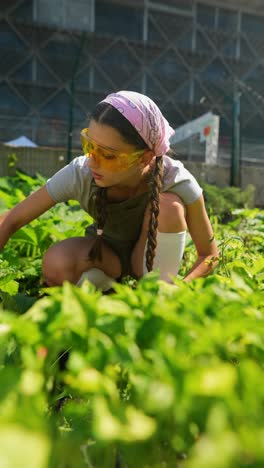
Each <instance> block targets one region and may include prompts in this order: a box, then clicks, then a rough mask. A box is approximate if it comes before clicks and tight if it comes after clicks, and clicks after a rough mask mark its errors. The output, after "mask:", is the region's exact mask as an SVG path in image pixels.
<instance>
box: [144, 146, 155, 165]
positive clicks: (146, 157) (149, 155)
mask: <svg viewBox="0 0 264 468" xmlns="http://www.w3.org/2000/svg"><path fill="white" fill-rule="evenodd" d="M153 158H154V153H153V151H151V150H146V151H145V152H144V154H143V155H142V156H141V164H142V165H143V166H144V167H146V166H148V165H149V164H150V161H151V160H152V159H153Z"/></svg>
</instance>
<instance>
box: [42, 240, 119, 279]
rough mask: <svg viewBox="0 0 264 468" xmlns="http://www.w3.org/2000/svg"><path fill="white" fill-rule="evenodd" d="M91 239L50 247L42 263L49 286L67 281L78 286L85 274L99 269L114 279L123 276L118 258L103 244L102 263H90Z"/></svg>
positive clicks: (63, 242)
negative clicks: (92, 269)
mask: <svg viewBox="0 0 264 468" xmlns="http://www.w3.org/2000/svg"><path fill="white" fill-rule="evenodd" d="M93 242H94V240H93V239H92V238H91V237H73V238H71V239H66V240H63V241H61V242H59V243H58V244H55V245H53V246H52V247H50V248H49V249H48V250H47V252H46V253H45V255H44V258H43V263H42V272H43V278H44V280H45V282H46V283H47V284H48V286H60V285H61V284H62V283H63V281H65V280H67V281H70V282H71V283H74V284H76V283H77V282H78V280H79V279H80V277H81V275H82V273H83V272H85V271H88V270H90V269H91V268H98V269H100V270H102V271H103V272H104V273H105V274H106V275H108V276H110V277H112V278H118V277H119V276H120V275H121V263H120V260H119V258H118V256H117V255H116V254H115V253H114V252H113V251H112V250H111V249H110V248H109V247H108V246H107V245H106V244H105V243H104V242H102V261H98V260H96V261H90V260H89V259H88V256H89V252H90V250H91V247H92V245H93Z"/></svg>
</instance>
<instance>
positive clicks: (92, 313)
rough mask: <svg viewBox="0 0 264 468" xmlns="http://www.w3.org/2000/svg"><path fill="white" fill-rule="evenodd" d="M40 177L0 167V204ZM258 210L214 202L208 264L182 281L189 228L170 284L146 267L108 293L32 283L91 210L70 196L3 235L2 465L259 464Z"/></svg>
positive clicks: (217, 467) (262, 245) (261, 245)
mask: <svg viewBox="0 0 264 468" xmlns="http://www.w3.org/2000/svg"><path fill="white" fill-rule="evenodd" d="M41 182H42V180H41V178H40V179H39V181H38V179H34V181H33V182H32V183H31V178H30V179H26V180H25V179H23V178H22V179H21V180H20V182H18V181H17V184H16V190H18V192H14V187H15V186H14V185H13V180H12V179H10V180H9V179H6V180H1V179H0V186H1V190H2V191H3V193H4V195H5V197H3V198H2V200H3V202H2V203H3V206H2V208H3V211H4V210H5V209H6V208H8V207H11V206H12V204H15V203H16V202H17V201H18V200H20V199H22V198H23V196H24V195H23V194H24V193H25V194H28V193H30V188H29V185H30V184H31V186H34V189H35V188H37V187H38V183H41ZM9 184H10V185H9ZM24 184H26V185H25V186H24ZM19 190H21V192H20V191H19ZM1 196H2V192H1ZM8 197H11V198H8ZM263 217H264V215H263V212H262V211H260V210H258V209H254V210H250V209H236V210H233V211H232V220H230V222H229V224H228V225H225V226H223V225H221V224H220V223H219V218H218V217H217V216H216V215H214V214H211V221H212V224H213V228H214V232H215V237H216V239H217V242H218V246H219V257H220V261H219V265H218V267H217V269H216V270H215V271H214V274H212V275H211V276H209V277H207V278H199V279H197V280H195V281H193V282H192V283H190V284H186V283H184V282H182V281H181V276H182V275H184V274H185V273H186V271H187V270H188V269H189V268H190V266H191V264H192V263H193V261H194V256H195V249H194V247H193V245H192V241H191V239H190V238H189V239H188V242H187V248H186V254H185V259H184V262H183V266H182V269H181V271H180V275H179V277H178V278H175V280H174V285H169V284H167V283H164V282H162V281H160V280H159V279H158V275H157V273H156V272H152V273H151V274H148V275H146V276H145V277H144V278H143V279H142V280H141V281H139V282H138V283H136V282H135V281H133V280H131V279H127V281H125V282H124V284H120V283H116V284H115V285H114V291H113V293H112V294H111V295H103V294H102V293H101V291H98V290H96V289H95V287H94V286H93V285H92V284H90V283H89V282H86V283H84V284H83V286H82V287H81V288H77V287H75V286H74V285H71V284H70V283H67V282H65V283H64V285H63V287H56V288H49V289H45V288H43V286H42V285H41V280H40V272H41V257H42V255H43V252H44V251H45V250H46V248H48V246H49V245H51V243H53V242H55V241H58V240H61V239H63V238H65V237H70V236H74V235H83V233H84V230H85V227H86V226H87V224H88V223H89V222H90V218H89V217H88V216H86V215H85V213H83V212H81V211H80V210H79V209H78V206H77V205H76V204H75V203H73V202H71V203H69V204H67V205H60V206H57V207H55V208H53V209H52V210H50V211H49V213H46V214H45V215H43V216H42V217H41V218H40V219H39V220H36V221H34V222H33V223H31V225H30V226H26V227H25V228H23V229H21V231H20V232H18V233H17V234H16V236H14V237H13V238H12V239H10V241H9V242H8V244H7V245H6V248H5V249H4V251H3V252H2V253H1V255H0V272H1V273H0V298H1V310H0V377H1V388H0V436H1V441H2V443H1V448H0V466H12V468H13V467H14V468H18V467H19V468H20V467H21V460H23V463H24V466H27V467H29V468H31V467H32V468H50V467H51V468H53V467H54V468H57V467H61V468H75V467H77V466H78V467H81V468H82V467H89V468H97V467H98V468H99V467H100V468H111V467H115V466H122V467H127V468H139V467H140V468H150V467H151V468H152V467H154V468H160V467H167V468H175V467H179V468H208V467H214V468H243V467H247V468H262V467H263V465H264V444H263V437H264V426H263V420H264V419H263V417H264V414H263V413H264V410H263V408H264V386H263V359H264V302H263V277H264V260H263V258H264V256H263V253H264V252H263V251H264V229H263ZM76 233H78V234H76ZM14 447H15V449H14Z"/></svg>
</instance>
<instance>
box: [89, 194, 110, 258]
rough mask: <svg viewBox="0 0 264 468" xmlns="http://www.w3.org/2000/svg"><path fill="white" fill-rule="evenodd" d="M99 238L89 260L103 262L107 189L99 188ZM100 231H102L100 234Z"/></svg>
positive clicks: (97, 209) (96, 202)
mask: <svg viewBox="0 0 264 468" xmlns="http://www.w3.org/2000/svg"><path fill="white" fill-rule="evenodd" d="M95 204H96V213H97V215H96V218H97V219H96V221H97V237H96V238H95V242H94V244H93V246H92V248H91V250H90V253H89V260H100V261H101V260H102V233H103V228H104V225H105V220H106V206H107V200H106V189H105V188H101V187H98V188H97V191H96V201H95ZM98 230H99V231H101V232H100V233H98Z"/></svg>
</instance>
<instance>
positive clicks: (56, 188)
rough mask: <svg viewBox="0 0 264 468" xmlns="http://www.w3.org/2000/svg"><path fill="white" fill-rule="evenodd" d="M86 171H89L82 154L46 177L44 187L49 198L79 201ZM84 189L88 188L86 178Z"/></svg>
mask: <svg viewBox="0 0 264 468" xmlns="http://www.w3.org/2000/svg"><path fill="white" fill-rule="evenodd" d="M87 171H88V172H89V170H88V169H87V168H86V167H85V166H84V160H83V157H82V156H80V157H77V158H75V159H73V160H72V161H71V163H70V164H68V165H67V166H65V167H63V168H62V169H61V170H60V171H58V172H56V174H54V175H53V176H52V177H51V178H50V179H48V181H47V184H46V188H47V191H48V193H49V195H50V196H51V198H53V200H55V201H56V202H66V201H68V200H77V201H80V200H81V197H82V191H83V188H84V179H87ZM88 179H89V177H88ZM85 189H86V190H87V189H88V187H87V180H86V184H85Z"/></svg>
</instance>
